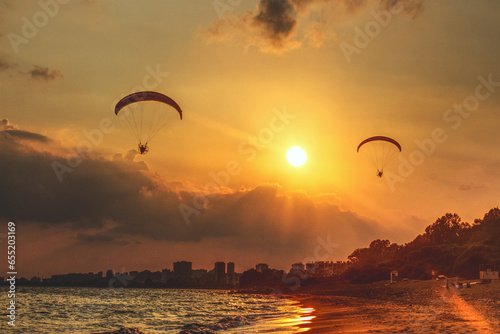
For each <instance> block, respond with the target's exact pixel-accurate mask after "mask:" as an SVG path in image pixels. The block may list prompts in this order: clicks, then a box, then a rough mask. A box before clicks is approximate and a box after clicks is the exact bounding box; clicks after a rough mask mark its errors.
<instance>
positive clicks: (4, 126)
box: [0, 118, 18, 131]
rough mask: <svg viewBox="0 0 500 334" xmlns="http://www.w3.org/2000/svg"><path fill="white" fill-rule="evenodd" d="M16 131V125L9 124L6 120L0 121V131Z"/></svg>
mask: <svg viewBox="0 0 500 334" xmlns="http://www.w3.org/2000/svg"><path fill="white" fill-rule="evenodd" d="M16 129H18V127H17V125H14V124H11V123H10V122H9V120H8V119H7V118H3V119H2V120H0V131H5V130H16Z"/></svg>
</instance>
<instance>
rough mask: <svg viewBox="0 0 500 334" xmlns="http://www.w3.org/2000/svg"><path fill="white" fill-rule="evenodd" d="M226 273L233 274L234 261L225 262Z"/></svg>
mask: <svg viewBox="0 0 500 334" xmlns="http://www.w3.org/2000/svg"><path fill="white" fill-rule="evenodd" d="M227 274H228V275H229V274H234V262H228V263H227Z"/></svg>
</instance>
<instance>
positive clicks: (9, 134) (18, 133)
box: [0, 129, 51, 143]
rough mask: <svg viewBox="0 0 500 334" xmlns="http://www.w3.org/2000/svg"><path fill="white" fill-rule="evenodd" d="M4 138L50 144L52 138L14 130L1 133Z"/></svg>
mask: <svg viewBox="0 0 500 334" xmlns="http://www.w3.org/2000/svg"><path fill="white" fill-rule="evenodd" d="M0 133H2V134H3V135H4V136H7V137H11V138H19V139H24V140H32V141H37V142H40V143H48V142H50V141H51V139H50V138H48V137H46V136H44V135H41V134H38V133H34V132H29V131H24V130H14V129H7V130H4V131H0Z"/></svg>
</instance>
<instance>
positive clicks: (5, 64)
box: [0, 56, 18, 72]
mask: <svg viewBox="0 0 500 334" xmlns="http://www.w3.org/2000/svg"><path fill="white" fill-rule="evenodd" d="M17 67H18V65H17V63H15V62H12V61H9V60H8V59H7V57H6V56H0V72H5V71H9V70H14V69H16V68H17Z"/></svg>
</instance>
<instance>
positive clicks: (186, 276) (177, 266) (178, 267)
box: [174, 261, 193, 284]
mask: <svg viewBox="0 0 500 334" xmlns="http://www.w3.org/2000/svg"><path fill="white" fill-rule="evenodd" d="M192 271H193V263H192V262H188V261H178V262H174V278H175V280H176V281H177V282H179V283H183V284H189V283H190V282H191V274H192Z"/></svg>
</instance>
